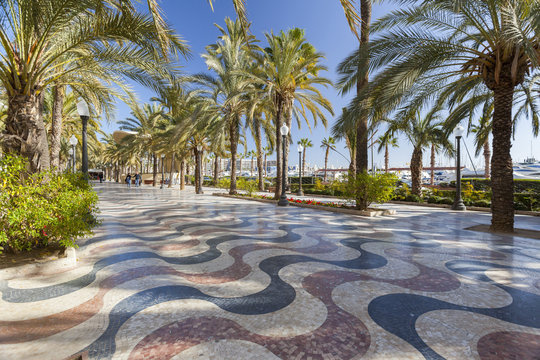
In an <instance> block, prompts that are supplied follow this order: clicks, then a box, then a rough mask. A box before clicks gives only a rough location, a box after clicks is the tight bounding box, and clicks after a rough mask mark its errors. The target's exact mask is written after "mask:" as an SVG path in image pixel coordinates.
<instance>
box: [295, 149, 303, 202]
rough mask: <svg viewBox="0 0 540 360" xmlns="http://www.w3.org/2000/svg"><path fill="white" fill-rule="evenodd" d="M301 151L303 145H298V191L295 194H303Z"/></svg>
mask: <svg viewBox="0 0 540 360" xmlns="http://www.w3.org/2000/svg"><path fill="white" fill-rule="evenodd" d="M302 151H304V147H303V146H302V145H298V175H299V176H298V183H299V186H298V193H297V194H296V195H298V196H303V195H304V192H303V191H302Z"/></svg>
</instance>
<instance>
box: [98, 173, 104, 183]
mask: <svg viewBox="0 0 540 360" xmlns="http://www.w3.org/2000/svg"><path fill="white" fill-rule="evenodd" d="M98 177H99V182H100V183H102V182H103V173H99V175H98Z"/></svg>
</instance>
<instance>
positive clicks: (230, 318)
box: [0, 183, 540, 360]
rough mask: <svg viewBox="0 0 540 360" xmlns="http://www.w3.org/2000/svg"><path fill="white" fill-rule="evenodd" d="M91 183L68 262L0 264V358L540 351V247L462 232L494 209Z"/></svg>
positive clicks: (519, 354)
mask: <svg viewBox="0 0 540 360" xmlns="http://www.w3.org/2000/svg"><path fill="white" fill-rule="evenodd" d="M95 188H96V190H97V191H98V192H99V196H100V208H101V215H100V216H101V218H102V219H103V224H102V226H101V227H100V228H98V229H97V231H96V232H95V236H94V237H92V238H90V239H87V240H85V241H83V242H81V246H80V249H79V250H78V256H79V261H78V265H77V267H76V268H75V269H72V270H69V271H65V272H63V273H60V274H54V275H41V276H33V277H23V278H17V279H12V280H9V281H6V280H2V277H1V275H2V273H1V272H0V292H1V300H0V359H2V360H10V359H40V360H46V359H55V360H56V359H79V358H81V359H175V360H180V359H234V360H236V359H257V360H264V359H360V358H362V359H423V358H427V359H443V358H444V359H478V358H480V359H484V360H487V359H538V358H539V357H540V280H539V279H540V241H539V240H535V239H528V238H522V237H516V236H501V235H493V234H489V233H482V232H473V231H469V230H465V229H466V228H468V227H470V226H473V225H478V224H488V223H489V221H490V215H489V214H487V213H477V212H465V213H463V212H452V211H449V210H447V209H436V208H422V207H406V206H399V205H389V206H390V207H393V208H396V209H397V211H398V213H397V214H396V215H395V216H388V217H382V218H362V217H356V216H348V215H343V214H336V213H330V212H325V211H317V210H311V209H305V208H298V207H285V208H281V207H276V206H274V205H272V204H265V203H259V202H251V201H245V200H236V199H228V198H221V197H215V196H211V191H207V192H206V193H205V194H204V195H195V194H194V193H193V190H192V189H188V190H186V191H182V192H180V191H179V190H178V189H167V188H165V189H162V190H160V189H159V188H151V187H142V188H131V189H127V188H126V187H124V186H121V185H118V184H111V183H106V184H95ZM516 226H517V227H520V228H528V229H534V230H540V221H539V219H538V218H533V217H526V216H517V217H516Z"/></svg>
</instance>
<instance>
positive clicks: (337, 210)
mask: <svg viewBox="0 0 540 360" xmlns="http://www.w3.org/2000/svg"><path fill="white" fill-rule="evenodd" d="M212 195H214V196H221V197H227V198H232V199H242V200H249V201H259V202H264V203H272V204H275V203H277V200H268V199H257V198H250V197H247V196H235V195H228V194H220V193H213V194H212ZM289 205H290V206H297V207H303V208H308V209H314V210H323V211H330V212H335V213H341V214H347V215H356V216H367V217H375V216H388V215H395V214H396V210H392V209H381V210H375V209H374V210H368V211H360V210H352V209H340V208H335V207H330V206H320V205H311V204H300V203H295V202H289Z"/></svg>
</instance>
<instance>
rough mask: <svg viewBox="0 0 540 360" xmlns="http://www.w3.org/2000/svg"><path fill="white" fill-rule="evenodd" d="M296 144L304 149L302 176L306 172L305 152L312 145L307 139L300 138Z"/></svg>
mask: <svg viewBox="0 0 540 360" xmlns="http://www.w3.org/2000/svg"><path fill="white" fill-rule="evenodd" d="M298 144H299V145H302V147H303V148H304V150H303V152H302V174H304V172H305V170H306V151H307V149H308V148H310V147H313V143H312V142H311V140H309V139H308V138H301V139H300V140H298Z"/></svg>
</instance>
